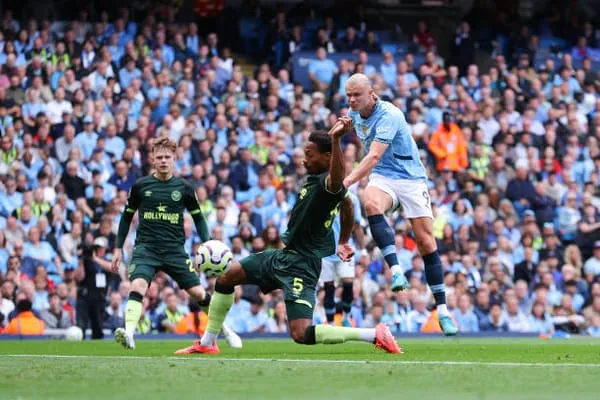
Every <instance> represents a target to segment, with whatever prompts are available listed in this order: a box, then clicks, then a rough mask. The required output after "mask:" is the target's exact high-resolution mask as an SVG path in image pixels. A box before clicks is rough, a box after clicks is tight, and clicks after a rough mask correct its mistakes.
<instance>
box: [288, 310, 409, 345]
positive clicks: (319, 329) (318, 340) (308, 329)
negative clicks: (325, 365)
mask: <svg viewBox="0 0 600 400" xmlns="http://www.w3.org/2000/svg"><path fill="white" fill-rule="evenodd" d="M289 326H290V334H291V336H292V339H294V341H295V342H296V343H299V344H306V345H314V344H339V343H345V342H351V341H357V342H368V343H373V344H374V345H375V347H377V348H378V349H382V350H385V351H387V352H388V353H399V354H401V353H402V349H401V348H400V347H399V346H398V343H396V339H394V335H392V333H391V332H390V329H389V328H388V327H387V325H385V324H379V325H377V326H376V327H375V328H345V327H339V326H329V325H312V321H311V320H310V319H308V318H303V319H296V320H292V321H290V322H289Z"/></svg>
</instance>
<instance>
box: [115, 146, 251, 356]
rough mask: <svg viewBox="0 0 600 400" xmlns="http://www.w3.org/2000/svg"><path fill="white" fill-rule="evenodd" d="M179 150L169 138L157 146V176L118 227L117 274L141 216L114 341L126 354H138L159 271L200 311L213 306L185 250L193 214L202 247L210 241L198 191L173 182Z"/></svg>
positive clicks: (232, 337) (135, 195)
mask: <svg viewBox="0 0 600 400" xmlns="http://www.w3.org/2000/svg"><path fill="white" fill-rule="evenodd" d="M176 149H177V145H176V144H175V142H173V141H172V140H170V139H169V138H165V137H162V138H159V139H156V140H155V141H154V143H153V144H152V156H153V167H154V173H153V174H151V175H149V176H146V177H143V178H140V179H138V180H137V181H136V183H135V184H134V185H133V187H132V188H131V192H130V193H129V198H128V200H127V205H126V207H125V211H124V212H123V215H122V217H121V221H120V223H119V231H118V235H117V244H116V247H115V250H114V253H113V259H112V270H113V272H114V273H118V271H119V264H120V262H121V258H122V248H123V244H124V243H125V239H126V237H127V234H128V233H129V226H130V224H131V220H132V219H133V215H134V214H135V212H136V211H137V212H138V219H139V224H138V229H137V236H136V240H135V247H134V249H133V255H132V257H131V262H130V264H129V280H130V281H131V291H130V292H129V298H128V300H127V306H126V308H125V329H123V328H118V329H117V330H116V331H115V340H116V341H117V342H118V343H119V344H121V345H122V346H123V347H125V348H127V349H134V348H135V342H134V339H133V334H134V332H135V328H136V326H137V324H138V321H139V319H140V315H141V312H142V299H143V298H144V294H145V293H146V290H148V286H149V285H150V283H151V282H152V280H153V279H154V275H155V274H156V272H157V271H164V272H166V273H167V274H169V276H171V278H173V279H174V280H175V282H177V285H178V286H179V288H180V289H182V290H185V291H187V292H188V294H189V295H190V296H191V298H192V301H197V302H198V305H200V306H208V305H209V304H210V295H209V294H208V293H206V291H205V290H204V287H203V286H202V285H201V284H200V278H199V277H198V274H197V272H196V268H195V266H194V263H193V262H192V260H191V259H190V257H189V255H188V254H187V253H186V251H185V248H184V243H185V232H184V230H183V215H184V214H183V212H184V211H185V210H186V209H187V210H188V211H189V213H190V215H191V216H192V218H193V220H194V223H195V225H196V230H197V231H198V234H199V235H200V239H202V241H203V242H205V241H208V240H210V236H209V234H208V228H207V226H206V220H205V219H204V216H203V215H202V212H201V211H200V205H199V204H198V200H197V199H196V194H195V192H194V189H193V187H192V186H191V185H190V184H189V183H188V182H187V181H186V180H184V179H182V178H179V177H175V176H173V164H174V162H175V150H176ZM223 333H224V335H225V337H226V339H227V341H228V342H229V343H230V345H232V347H241V340H240V338H239V337H238V336H237V335H236V334H235V333H234V332H233V331H231V330H229V329H228V328H227V327H224V329H223Z"/></svg>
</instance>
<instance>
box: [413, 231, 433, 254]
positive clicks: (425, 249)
mask: <svg viewBox="0 0 600 400" xmlns="http://www.w3.org/2000/svg"><path fill="white" fill-rule="evenodd" d="M415 241H416V242H417V248H418V249H419V253H421V255H425V254H430V253H433V252H434V251H435V250H436V249H437V243H436V241H435V238H434V237H433V234H431V233H427V232H421V233H420V234H416V232H415Z"/></svg>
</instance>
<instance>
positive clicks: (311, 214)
mask: <svg viewBox="0 0 600 400" xmlns="http://www.w3.org/2000/svg"><path fill="white" fill-rule="evenodd" d="M343 121H344V120H343V119H342V120H340V121H338V122H337V123H336V124H335V126H334V127H333V128H332V129H331V130H330V131H329V133H327V132H313V133H311V135H310V137H309V139H308V143H307V144H306V146H305V149H304V152H305V160H304V165H305V167H306V169H307V171H308V173H309V177H308V180H307V183H306V184H305V185H304V186H303V187H302V189H301V190H300V193H299V195H298V201H297V202H296V204H295V206H294V208H293V209H292V214H291V217H290V221H289V224H288V230H287V232H286V233H285V234H284V235H283V240H284V242H285V244H286V247H285V248H284V249H278V250H266V251H264V252H261V253H257V254H253V255H251V256H249V257H247V258H245V259H243V260H242V261H241V262H240V263H235V264H233V266H232V267H231V269H230V270H229V271H228V272H227V273H226V274H225V275H224V276H222V277H220V278H219V279H218V280H217V283H216V286H215V294H214V295H213V298H212V301H211V303H210V308H209V313H208V326H207V328H206V332H205V333H204V335H203V336H202V339H201V340H200V341H196V342H195V343H194V344H193V345H192V346H190V347H187V348H185V349H181V350H178V351H177V352H176V354H191V353H207V354H217V353H219V347H218V346H217V335H218V333H219V332H220V331H221V328H222V325H223V321H224V320H225V316H226V315H227V312H228V311H229V309H230V308H231V305H232V303H233V299H234V294H233V292H234V287H235V286H236V285H240V284H245V283H250V284H255V285H258V286H259V287H260V288H261V290H262V291H263V292H264V293H268V292H270V291H272V290H275V289H283V291H284V296H285V305H286V310H287V317H288V321H289V322H288V323H289V331H290V334H291V336H292V338H293V339H294V341H295V342H296V343H301V344H307V345H313V344H317V343H320V344H335V343H343V342H346V341H350V340H357V341H366V342H371V343H374V344H375V345H376V346H377V347H378V348H381V349H384V350H386V351H388V352H390V353H401V352H402V351H401V349H400V348H399V347H398V344H397V343H396V341H395V339H394V336H393V335H392V334H391V332H390V330H389V328H388V327H387V326H386V325H384V324H379V325H377V327H376V328H372V329H357V328H344V327H335V326H328V325H316V326H315V325H313V323H312V316H313V310H314V304H315V290H316V287H317V282H318V279H319V275H320V273H321V259H322V258H323V257H327V256H330V255H331V254H333V253H334V252H336V244H335V240H334V237H333V232H332V229H331V223H332V221H333V219H334V218H335V216H336V215H337V213H338V212H339V207H340V202H341V201H342V200H343V199H344V197H345V195H346V188H345V187H344V186H343V184H342V182H343V179H344V176H345V174H344V162H343V155H342V149H341V145H340V139H341V138H342V136H344V130H345V126H349V123H346V124H344V122H343ZM337 253H338V255H339V256H340V258H341V259H342V260H347V259H349V258H350V257H352V255H353V253H354V251H353V249H352V247H350V246H349V245H348V243H347V242H346V243H343V242H340V244H339V245H338V246H337Z"/></svg>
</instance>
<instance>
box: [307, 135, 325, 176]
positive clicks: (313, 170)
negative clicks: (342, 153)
mask: <svg viewBox="0 0 600 400" xmlns="http://www.w3.org/2000/svg"><path fill="white" fill-rule="evenodd" d="M329 158H330V153H321V152H320V151H319V148H318V147H317V145H316V144H314V143H312V142H308V143H307V144H306V146H304V161H303V164H304V167H305V168H306V171H308V173H309V174H311V175H316V174H321V173H323V172H325V171H327V169H328V168H329Z"/></svg>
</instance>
